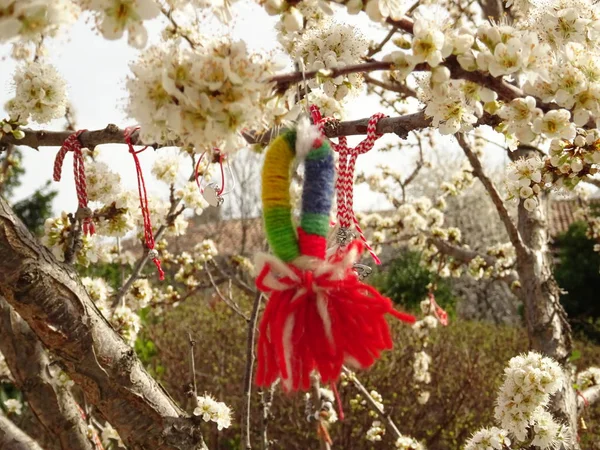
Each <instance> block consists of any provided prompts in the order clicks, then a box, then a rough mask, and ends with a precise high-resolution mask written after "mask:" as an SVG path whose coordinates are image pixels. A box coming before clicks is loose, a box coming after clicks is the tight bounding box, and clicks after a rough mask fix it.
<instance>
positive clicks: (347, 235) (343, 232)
mask: <svg viewBox="0 0 600 450" xmlns="http://www.w3.org/2000/svg"><path fill="white" fill-rule="evenodd" d="M354 238H356V235H355V234H354V232H352V230H350V229H349V228H342V227H340V228H339V229H338V230H337V234H336V239H337V243H338V245H339V246H340V247H345V246H347V245H348V244H350V242H352V241H353V240H354Z"/></svg>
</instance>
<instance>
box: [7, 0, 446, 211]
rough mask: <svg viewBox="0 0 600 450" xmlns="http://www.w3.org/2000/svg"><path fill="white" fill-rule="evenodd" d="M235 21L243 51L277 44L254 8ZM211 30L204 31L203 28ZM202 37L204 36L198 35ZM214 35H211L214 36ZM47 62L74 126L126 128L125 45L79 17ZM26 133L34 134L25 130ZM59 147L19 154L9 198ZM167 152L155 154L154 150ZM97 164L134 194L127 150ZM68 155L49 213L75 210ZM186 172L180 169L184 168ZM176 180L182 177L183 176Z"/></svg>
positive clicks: (131, 53) (380, 157) (360, 107)
mask: <svg viewBox="0 0 600 450" xmlns="http://www.w3.org/2000/svg"><path fill="white" fill-rule="evenodd" d="M235 17H236V18H235V19H234V23H233V25H232V27H231V29H232V35H233V36H234V37H235V38H243V39H245V40H246V41H247V43H248V45H249V46H250V47H251V48H253V49H256V50H260V49H274V48H276V45H277V40H276V34H275V30H274V27H273V24H274V21H275V20H276V18H273V17H269V16H267V15H266V13H264V11H263V10H262V8H261V7H259V6H257V5H256V4H254V3H252V2H247V1H246V0H242V2H240V3H238V4H236V8H235ZM342 20H343V21H345V22H350V23H352V24H353V25H354V26H356V27H357V29H360V30H361V31H362V32H363V33H364V34H365V35H367V37H369V38H370V39H376V38H378V37H379V36H381V35H382V34H381V33H382V32H381V31H379V32H378V31H377V27H376V26H375V25H374V24H372V23H370V22H369V21H368V20H364V17H362V15H361V16H358V17H357V16H348V15H346V14H344V15H343V17H342ZM148 28H149V30H150V34H151V35H153V34H154V38H151V41H152V40H154V41H156V39H157V35H158V33H159V31H160V29H161V23H160V21H159V20H157V21H154V22H153V23H150V24H148ZM208 31H210V30H208ZM204 32H205V33H206V32H207V30H204ZM213 32H215V31H213ZM48 47H49V52H48V59H49V60H50V61H51V62H52V63H53V64H55V66H56V67H57V68H58V70H59V71H60V73H61V74H62V75H63V77H64V78H65V79H66V81H67V83H68V94H69V99H70V101H71V102H72V104H73V105H74V108H75V114H76V121H77V126H78V127H79V128H85V129H98V128H104V127H105V126H106V125H107V124H109V123H115V124H117V125H119V126H121V127H124V126H126V125H132V124H134V122H132V120H131V119H129V118H128V117H127V116H126V115H125V113H124V98H125V96H126V93H125V90H124V86H125V79H126V77H127V75H128V74H129V68H128V64H129V62H131V61H133V60H135V58H136V57H137V55H138V51H137V50H135V49H133V48H131V47H129V46H128V45H127V42H126V40H125V39H121V40H119V41H108V40H106V39H104V38H102V37H100V36H99V35H98V34H97V33H96V32H94V31H93V30H92V28H91V27H90V25H89V24H86V23H85V20H84V19H80V20H79V22H77V23H76V24H75V25H74V26H73V27H72V29H71V32H70V33H69V34H68V35H63V36H62V37H59V38H58V39H54V40H53V41H51V42H50V43H49V45H48ZM10 51H11V50H10V45H4V46H0V57H1V58H2V69H3V70H2V71H0V86H3V87H4V89H2V90H0V107H3V105H4V104H5V103H6V101H7V100H8V99H9V98H11V96H12V95H13V90H12V74H13V71H14V68H15V67H16V63H15V61H14V60H12V59H11V58H10V56H9V55H10ZM378 111H381V106H380V105H379V103H378V101H377V98H374V97H370V98H369V97H366V96H362V97H360V98H357V99H354V100H353V101H352V102H351V103H350V105H349V108H348V113H347V116H348V117H347V118H348V119H358V118H363V117H367V116H370V115H372V114H373V113H375V112H378ZM0 113H1V114H2V116H3V117H4V116H6V114H5V113H4V111H3V110H2V111H0ZM31 126H32V127H35V128H41V127H40V126H38V125H35V124H32V125H31ZM63 126H64V121H61V120H57V121H55V122H53V123H50V124H47V125H45V126H44V128H46V129H62V127H63ZM357 139H359V138H354V139H351V140H350V143H353V142H356V141H357ZM394 139H396V140H397V138H395V137H392V136H386V138H385V140H384V139H382V141H384V142H385V141H388V142H389V140H394ZM444 142H448V144H447V145H448V149H447V151H448V152H450V151H451V148H452V146H453V144H452V143H451V142H450V141H444ZM57 150H58V148H52V147H44V148H42V149H40V151H39V152H36V151H35V150H32V149H29V148H24V149H23V153H24V161H23V164H24V167H25V169H26V174H25V176H24V177H23V185H22V186H21V187H20V188H19V189H18V190H17V191H16V198H15V200H19V199H21V198H24V197H26V196H28V195H31V193H32V192H33V191H34V190H35V189H36V188H38V187H40V186H42V185H44V184H45V182H46V181H47V180H49V179H50V178H51V175H52V166H53V162H54V157H55V155H56V152H57ZM168 151H174V150H169V149H161V150H159V152H168ZM155 157H156V152H154V151H153V150H151V149H150V150H148V151H146V152H144V153H142V154H141V155H140V159H141V163H142V167H143V169H144V174H145V176H146V178H147V184H148V186H149V191H150V193H151V195H161V196H164V197H166V196H167V190H166V188H165V187H164V185H162V184H158V183H157V182H156V181H155V180H153V179H152V175H151V174H150V170H151V167H152V162H153V160H154V158H155ZM100 159H101V160H103V161H105V162H107V163H108V164H109V165H110V166H111V167H112V169H113V170H114V171H116V172H118V173H119V174H120V175H121V178H122V183H123V185H124V186H125V187H126V188H136V177H135V168H134V165H133V161H132V158H131V155H129V153H128V152H127V148H126V147H125V146H124V145H107V146H103V147H101V152H100ZM412 159H413V156H412V155H410V154H408V155H407V154H406V152H404V153H402V152H398V151H396V152H393V153H385V154H381V153H380V154H377V153H376V152H374V151H373V152H371V153H370V154H368V155H365V156H362V157H361V158H360V160H359V163H358V166H357V169H359V170H360V169H366V170H370V169H373V168H374V166H375V164H376V163H378V162H386V163H389V164H394V165H396V164H398V165H400V166H402V165H405V166H407V170H408V169H409V165H410V164H409V163H410V161H411V160H412ZM71 161H72V160H71V156H70V155H69V156H67V159H66V161H65V166H66V167H65V168H64V173H65V175H64V176H63V179H62V181H61V182H60V183H56V184H55V188H56V189H57V190H58V191H59V195H58V196H57V198H56V200H55V203H54V211H55V213H60V211H61V210H67V211H74V210H75V209H76V204H77V202H76V197H75V190H74V182H73V177H72V176H66V174H67V173H72V172H71V167H72V162H71ZM186 171H187V169H186ZM181 176H182V180H183V179H184V178H185V175H184V174H183V173H182V175H181ZM360 193H362V194H363V195H357V199H356V205H357V207H358V208H359V209H364V208H369V207H370V206H372V205H373V200H374V197H373V195H364V194H365V193H366V191H365V190H364V189H361V190H359V194H360Z"/></svg>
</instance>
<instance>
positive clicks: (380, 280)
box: [369, 250, 456, 312]
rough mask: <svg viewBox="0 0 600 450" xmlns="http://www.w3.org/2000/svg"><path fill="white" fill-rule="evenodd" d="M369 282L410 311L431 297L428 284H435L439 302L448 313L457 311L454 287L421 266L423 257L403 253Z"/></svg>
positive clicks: (416, 308) (407, 251)
mask: <svg viewBox="0 0 600 450" xmlns="http://www.w3.org/2000/svg"><path fill="white" fill-rule="evenodd" d="M369 282H370V283H371V284H372V285H373V286H375V287H377V289H379V291H380V292H381V293H382V294H384V295H386V296H388V297H389V298H391V299H392V301H393V302H394V303H396V304H399V305H402V306H404V307H405V308H406V309H409V310H412V311H417V310H419V303H420V302H421V301H422V300H423V299H424V298H426V297H427V293H428V290H427V285H428V284H430V283H432V284H434V285H435V287H436V290H435V299H436V301H437V303H438V304H439V305H440V306H441V307H442V308H444V309H446V311H447V312H451V311H453V310H454V305H455V304H456V297H455V296H454V294H453V292H452V288H451V286H450V284H449V283H448V282H447V281H446V280H445V279H443V278H440V277H438V276H437V274H435V273H434V272H431V271H430V270H428V269H427V268H425V267H423V266H422V265H421V254H420V253H418V252H413V251H409V250H400V251H399V254H398V256H397V257H396V258H395V259H393V260H392V261H391V262H390V263H388V264H387V265H386V267H385V270H378V271H377V272H376V273H374V274H373V275H372V277H370V279H369Z"/></svg>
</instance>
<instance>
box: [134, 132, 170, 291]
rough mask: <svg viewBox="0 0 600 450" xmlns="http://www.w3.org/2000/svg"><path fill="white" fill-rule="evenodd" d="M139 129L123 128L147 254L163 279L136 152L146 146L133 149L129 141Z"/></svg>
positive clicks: (142, 175)
mask: <svg viewBox="0 0 600 450" xmlns="http://www.w3.org/2000/svg"><path fill="white" fill-rule="evenodd" d="M137 129H139V127H134V128H131V127H130V128H126V129H125V142H126V143H127V146H128V147H129V153H131V155H132V156H133V162H134V163H135V171H136V173H137V181H138V194H139V196H140V208H141V210H142V219H143V220H144V239H145V242H146V247H147V248H148V255H150V258H152V262H153V263H154V265H155V266H156V269H157V270H158V279H159V280H161V281H162V280H164V279H165V272H164V271H163V269H162V267H161V265H160V259H158V251H157V250H156V249H155V248H154V245H155V243H154V234H153V233H152V221H151V220H150V209H149V207H148V194H147V193H146V182H145V181H144V173H143V172H142V166H141V165H140V160H139V158H138V153H141V152H143V151H144V150H146V149H147V148H148V147H147V146H146V147H144V148H143V149H141V150H138V151H135V149H134V148H133V144H132V143H131V134H132V133H133V132H134V131H136V130H137Z"/></svg>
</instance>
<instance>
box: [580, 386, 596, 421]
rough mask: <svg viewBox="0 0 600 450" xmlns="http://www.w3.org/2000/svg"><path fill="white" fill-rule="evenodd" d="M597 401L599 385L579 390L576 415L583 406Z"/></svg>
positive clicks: (585, 406)
mask: <svg viewBox="0 0 600 450" xmlns="http://www.w3.org/2000/svg"><path fill="white" fill-rule="evenodd" d="M598 401H600V385H596V386H592V387H589V388H587V389H586V390H585V391H583V392H580V393H579V395H578V396H577V409H578V415H581V413H582V412H583V410H584V409H585V408H587V407H588V406H590V405H593V404H594V403H596V402H598Z"/></svg>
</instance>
